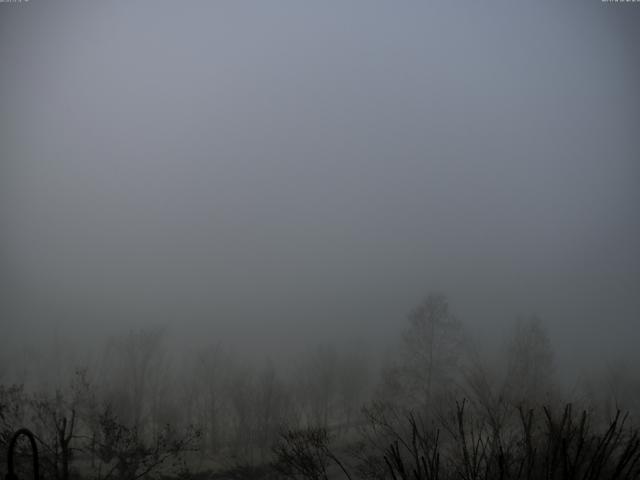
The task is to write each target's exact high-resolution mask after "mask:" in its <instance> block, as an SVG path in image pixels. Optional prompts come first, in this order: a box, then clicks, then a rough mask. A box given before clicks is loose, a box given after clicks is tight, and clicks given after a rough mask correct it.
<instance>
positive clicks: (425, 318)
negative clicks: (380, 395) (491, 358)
mask: <svg viewBox="0 0 640 480" xmlns="http://www.w3.org/2000/svg"><path fill="white" fill-rule="evenodd" d="M402 340H403V341H402V346H401V352H400V355H399V359H398V361H397V362H396V363H395V364H394V365H392V366H391V367H390V368H388V369H387V370H386V371H385V373H384V379H383V387H384V388H385V390H386V391H387V392H392V394H393V395H395V399H396V400H397V399H400V401H403V402H408V403H409V406H412V407H418V406H419V407H421V408H424V407H427V408H428V407H432V406H434V404H435V401H436V400H438V399H440V398H442V397H444V396H445V395H447V394H448V393H449V392H451V390H452V389H453V388H454V387H455V386H456V382H457V377H458V376H459V373H460V372H459V366H460V361H461V358H462V356H463V332H462V326H461V324H460V322H459V321H458V320H457V319H456V318H455V317H454V316H453V315H452V313H451V311H450V309H449V303H448V301H447V299H446V297H445V296H444V295H440V294H431V295H429V296H427V298H426V299H425V300H424V301H423V302H422V303H421V304H420V305H419V306H418V307H417V308H416V309H415V310H414V311H413V312H412V313H411V314H410V315H409V327H408V328H407V330H406V331H405V333H404V336H403V339H402Z"/></svg>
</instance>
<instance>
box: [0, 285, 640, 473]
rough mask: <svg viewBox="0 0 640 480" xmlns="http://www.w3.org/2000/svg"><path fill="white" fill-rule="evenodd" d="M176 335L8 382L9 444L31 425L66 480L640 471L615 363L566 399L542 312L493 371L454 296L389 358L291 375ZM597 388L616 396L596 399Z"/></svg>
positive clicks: (420, 312)
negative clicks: (55, 373) (57, 378)
mask: <svg viewBox="0 0 640 480" xmlns="http://www.w3.org/2000/svg"><path fill="white" fill-rule="evenodd" d="M168 340H169V339H168V334H167V332H166V330H164V329H159V328H154V329H142V330H139V331H131V332H129V333H126V334H122V335H120V336H117V337H114V338H112V339H110V340H109V341H107V342H106V343H105V344H104V346H103V348H102V352H100V351H96V352H94V356H93V358H92V360H90V361H88V362H87V363H86V364H83V365H77V364H71V363H70V364H64V365H61V366H59V367H56V368H59V369H60V370H61V371H65V372H66V374H65V376H66V381H65V383H63V384H60V385H56V386H53V385H51V384H50V383H48V382H47V383H44V384H42V385H38V384H37V383H35V382H32V381H29V379H25V380H27V381H26V382H24V383H23V384H6V383H4V384H3V385H2V386H1V388H0V421H1V422H2V423H1V425H0V427H1V430H2V431H1V436H0V444H1V445H0V446H1V447H2V449H1V450H2V451H6V447H7V444H8V441H9V439H10V437H11V434H12V432H13V431H15V430H16V429H17V428H18V427H21V426H28V427H29V428H31V429H32V430H33V432H34V433H35V434H36V437H37V439H38V444H39V445H40V448H41V463H42V469H43V472H44V474H45V476H46V477H48V478H55V479H56V480H69V479H72V478H95V479H98V480H107V479H110V478H122V479H126V480H136V479H138V478H143V477H149V478H155V477H158V476H166V475H200V474H202V473H204V472H212V473H210V474H213V473H215V472H219V473H221V472H226V475H230V476H233V475H236V476H241V477H243V478H263V477H269V476H274V475H276V476H277V475H282V476H284V477H291V478H334V477H335V478H340V477H341V476H344V477H346V478H418V479H422V478H424V479H431V478H437V477H438V476H439V477H438V478H449V477H451V478H456V477H458V476H460V475H461V476H462V477H463V478H486V479H489V478H495V476H496V475H498V476H501V477H503V478H526V477H527V476H531V475H533V476H537V475H540V474H541V472H542V471H543V470H544V471H546V472H547V473H548V475H551V477H552V478H573V477H572V475H578V474H579V473H580V474H581V475H582V474H584V475H585V476H586V478H636V476H637V475H640V463H638V462H640V447H639V446H638V445H639V444H638V443H637V441H638V429H637V428H638V427H637V426H638V416H637V415H638V414H639V413H640V411H638V408H637V406H638V404H637V398H638V397H637V393H638V391H637V389H636V390H634V388H635V387H634V385H635V384H634V383H633V381H630V380H624V379H623V378H624V373H623V372H624V371H623V370H622V369H620V370H619V372H620V373H619V374H618V376H617V377H615V378H612V377H611V375H608V376H606V377H603V378H600V379H599V378H597V377H593V378H592V379H591V381H592V383H591V384H585V386H584V388H583V390H582V391H581V392H575V391H574V392H569V391H568V390H566V389H563V388H562V386H561V385H560V384H559V383H558V381H557V379H556V376H555V370H556V364H555V359H554V352H553V348H552V342H551V339H550V337H549V334H548V332H547V330H546V327H545V325H544V323H543V321H542V319H540V318H539V317H536V316H531V317H526V318H525V319H519V320H515V321H514V322H513V329H512V331H511V332H510V333H508V334H507V335H506V336H505V339H504V340H505V348H504V349H503V354H502V355H503V356H504V358H503V359H502V360H501V361H500V362H499V364H501V365H504V366H505V367H506V368H502V369H497V370H495V369H491V368H490V367H488V366H487V365H488V364H489V363H488V362H486V359H485V358H483V357H482V355H481V354H480V353H479V352H478V350H477V349H474V348H473V347H472V346H473V345H474V340H473V339H472V338H471V337H470V335H469V334H468V333H467V332H466V331H465V328H464V322H463V321H461V320H460V319H458V318H457V316H456V315H455V314H454V310H453V308H452V307H451V306H450V304H449V301H448V299H447V297H446V296H445V295H443V294H429V295H427V296H425V298H424V299H423V301H421V302H420V303H419V304H418V305H417V307H415V308H414V309H413V310H411V312H410V313H409V315H408V316H407V320H406V322H405V324H404V325H398V333H397V340H396V341H395V342H391V343H393V344H395V348H394V349H392V351H393V352H394V354H393V355H391V356H387V357H386V359H385V360H383V361H382V364H380V363H379V362H375V361H373V360H374V359H373V358H367V357H366V356H365V355H364V353H363V352H358V351H354V350H348V351H340V350H339V349H337V348H336V347H334V346H331V345H324V346H322V345H321V346H318V347H317V348H314V349H310V350H309V351H307V352H304V353H301V354H300V355H299V356H298V357H297V358H296V360H295V362H294V363H295V364H294V365H289V366H287V365H282V364H276V363H275V362H273V361H271V360H268V359H266V360H265V361H264V362H257V363H254V362H251V361H248V359H247V358H242V357H241V356H238V355H233V354H232V353H230V352H229V351H227V350H225V348H224V346H223V345H221V344H213V345H212V346H208V347H203V348H201V349H198V350H193V351H189V352H182V354H181V355H177V353H178V352H176V351H172V350H171V347H170V346H169V345H170V343H169V342H168ZM376 364H377V365H379V366H378V367H375V366H374V365H376ZM287 367H289V368H287ZM290 367H293V368H290ZM11 369H12V368H11V366H10V365H8V366H6V370H8V371H10V370H11ZM5 378H6V377H5ZM36 378H37V375H36ZM593 382H599V383H600V384H601V385H602V386H603V387H604V388H603V390H602V391H604V392H607V391H611V392H612V395H613V400H611V397H608V396H606V395H605V396H604V397H601V398H599V399H598V398H594V397H593V396H592V393H593V385H594V383H593ZM607 389H609V390H607ZM570 395H574V397H571V396H570ZM611 401H614V402H615V407H616V408H615V409H612V408H611ZM558 442H560V443H558ZM566 442H569V443H568V444H567V443H566ZM565 444H566V445H568V448H569V450H566V448H567V447H566V446H565V447H562V449H560V446H559V445H565ZM545 449H546V450H545ZM583 449H584V451H582V450H583ZM542 450H544V451H546V452H547V453H545V454H544V455H542V453H540V452H542ZM556 450H557V451H556ZM549 452H555V453H549ZM589 455H598V457H597V460H596V461H595V463H593V461H592V462H591V463H590V461H589ZM555 456H558V458H556V457H555ZM25 458H26V457H25ZM416 459H423V460H419V461H418V460H416ZM4 460H6V459H4ZM25 461H26V460H23V462H25ZM561 461H562V462H566V461H569V462H571V463H570V464H569V465H568V466H565V467H562V468H561V467H559V466H558V465H559V463H558V462H561ZM21 465H22V464H21ZM24 465H26V463H25V464H24ZM567 468H568V470H567ZM410 472H415V473H410ZM523 472H524V473H523ZM553 472H556V473H553ZM616 472H617V473H616ZM416 475H417V476H416ZM523 475H524V476H525V477H522V476H523Z"/></svg>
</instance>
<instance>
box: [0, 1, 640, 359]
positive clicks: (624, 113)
mask: <svg viewBox="0 0 640 480" xmlns="http://www.w3.org/2000/svg"><path fill="white" fill-rule="evenodd" d="M638 26H640V4H624V5H621V4H605V3H601V2H600V0H586V1H581V2H578V1H569V2H549V1H542V0H541V1H535V2H534V1H529V2H513V1H509V2H507V1H496V2H472V1H451V2H410V1H407V2H372V1H359V2H358V1H346V2H345V1H341V2H337V1H335V2H295V1H289V2H287V1H278V2H231V1H228V2H222V1H220V2H218V1H216V2H204V1H188V2H176V1H174V2H162V1H153V2H152V1H143V0H137V1H129V2H100V3H98V2H87V1H82V2H66V1H64V2H63V1H55V2H54V1H44V0H30V1H29V2H26V3H25V2H23V3H19V4H15V3H0V154H1V156H0V159H1V160H0V161H1V162H2V164H1V165H0V201H1V203H0V221H1V223H0V233H1V234H2V243H1V244H0V245H1V247H2V250H1V251H0V253H1V261H2V268H1V269H0V285H1V286H2V287H3V288H2V293H1V294H0V295H2V297H1V298H2V312H3V314H2V318H1V319H0V322H1V325H2V328H3V329H4V330H5V331H6V332H9V336H8V337H6V338H11V339H13V340H12V342H13V343H14V344H19V343H20V342H21V341H24V339H25V338H26V337H27V335H28V334H31V335H44V336H48V335H50V334H51V332H52V331H58V332H63V333H62V334H63V335H71V336H75V337H78V338H82V337H83V336H84V335H94V336H95V335H98V336H100V335H103V334H105V333H109V332H113V331H117V330H119V329H126V328H130V327H132V326H137V325H143V324H151V323H153V324H165V325H169V326H170V328H171V329H172V330H173V331H174V332H176V331H181V332H183V334H184V336H185V338H187V339H191V340H192V341H193V342H203V341H205V340H207V341H208V339H212V340H211V341H220V342H221V343H223V344H225V343H228V344H230V345H237V346H239V348H246V349H257V350H258V351H261V352H262V351H264V352H267V353H269V352H270V353H273V352H278V351H281V350H282V349H289V348H293V347H292V346H293V345H296V344H298V343H300V342H302V343H313V342H319V341H334V340H336V339H338V338H348V339H353V338H359V337H362V338H363V339H364V340H363V341H366V342H371V343H373V344H384V343H385V342H388V341H389V338H391V337H390V335H395V334H396V332H397V331H398V330H399V328H400V327H399V325H400V324H401V323H402V322H404V317H405V314H406V313H407V312H408V311H409V310H410V309H411V308H412V307H413V306H414V305H415V304H416V303H417V302H418V301H419V300H420V299H421V297H422V296H423V295H424V294H426V293H427V292H429V291H432V290H437V291H443V292H445V293H447V294H448V295H449V296H450V299H451V301H452V305H453V307H454V310H455V311H456V312H457V313H458V315H459V316H460V317H461V318H462V320H463V321H464V322H465V323H466V324H467V325H468V326H469V328H470V329H471V330H472V331H473V332H476V333H478V334H480V335H481V337H482V338H484V339H485V340H491V339H495V338H502V335H503V331H504V327H505V325H508V324H509V322H511V321H512V320H513V319H514V318H515V317H516V316H517V315H519V314H522V315H527V314H530V313H532V312H537V313H538V314H539V315H540V316H541V317H542V318H543V319H545V320H546V322H547V323H548V325H549V326H550V329H551V333H552V336H553V338H554V343H555V346H556V348H557V349H558V350H559V359H560V360H561V361H562V362H568V363H571V361H573V363H574V364H576V363H578V362H581V361H583V360H588V361H591V362H596V363H597V362H600V361H602V359H603V358H609V356H611V355H626V354H631V352H632V351H633V349H634V348H635V347H636V345H637V344H638V341H640V215H639V208H638V207H639V206H640V188H639V181H640V135H639V127H640V93H639V91H638V85H640V55H639V53H638V45H639V44H640V43H639V40H640V28H638ZM40 327H42V328H40ZM37 332H38V333H37ZM572 357H575V358H574V359H573V360H571V358H572ZM576 358H577V359H579V360H576Z"/></svg>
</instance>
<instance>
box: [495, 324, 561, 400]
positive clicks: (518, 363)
mask: <svg viewBox="0 0 640 480" xmlns="http://www.w3.org/2000/svg"><path fill="white" fill-rule="evenodd" d="M507 355H508V359H507V360H508V361H507V365H508V371H507V378H506V388H505V391H506V396H507V398H508V399H509V401H510V402H512V403H514V404H515V405H521V404H525V405H531V406H538V405H543V404H548V403H549V402H550V401H551V400H552V397H553V389H554V384H553V377H554V354H553V349H552V348H551V342H550V341H549V335H548V334H547V330H546V328H545V327H544V325H543V323H542V322H541V321H540V319H539V318H538V317H535V316H533V317H530V318H528V319H526V320H520V321H518V322H517V323H516V326H515V329H514V332H513V335H512V337H511V340H510V342H509V346H508V352H507Z"/></svg>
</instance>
